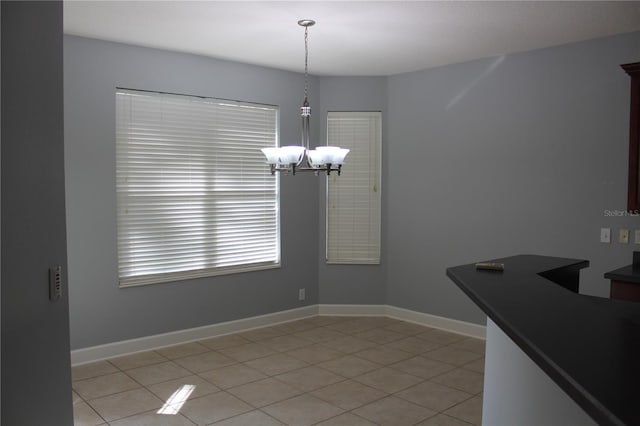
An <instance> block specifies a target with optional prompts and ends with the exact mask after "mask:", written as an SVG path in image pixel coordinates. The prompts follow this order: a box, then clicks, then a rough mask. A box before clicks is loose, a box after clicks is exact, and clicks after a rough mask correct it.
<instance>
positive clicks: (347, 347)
mask: <svg viewBox="0 0 640 426" xmlns="http://www.w3.org/2000/svg"><path fill="white" fill-rule="evenodd" d="M322 346H326V347H328V348H331V349H335V350H337V351H340V352H344V353H347V354H352V353H355V352H360V351H362V350H364V349H369V348H372V347H374V346H376V343H374V342H372V341H370V340H363V339H358V338H356V337H353V336H345V337H341V338H339V339H334V340H328V341H326V342H322Z"/></svg>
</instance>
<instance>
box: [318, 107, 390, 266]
mask: <svg viewBox="0 0 640 426" xmlns="http://www.w3.org/2000/svg"><path fill="white" fill-rule="evenodd" d="M327 144H328V145H337V146H340V147H342V148H348V149H350V150H351V152H350V153H349V156H348V157H347V160H346V161H345V165H344V166H343V169H342V175H341V176H337V174H331V175H330V176H329V177H328V183H327V253H326V256H327V262H328V263H349V264H378V263H380V220H381V215H380V209H381V193H380V183H381V150H382V113H380V112H329V113H328V115H327Z"/></svg>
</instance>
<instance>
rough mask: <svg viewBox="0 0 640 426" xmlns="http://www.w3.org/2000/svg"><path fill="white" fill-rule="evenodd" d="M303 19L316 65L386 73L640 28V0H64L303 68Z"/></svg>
mask: <svg viewBox="0 0 640 426" xmlns="http://www.w3.org/2000/svg"><path fill="white" fill-rule="evenodd" d="M299 19H314V20H316V21H317V24H316V25H315V26H314V27H311V28H310V29H309V72H310V73H311V74H314V75H342V76H348V75H359V76H365V75H369V76H381V75H393V74H398V73H404V72H410V71H415V70H419V69H425V68H432V67H437V66H441V65H446V64H451V63H457V62H464V61H469V60H473V59H478V58H483V57H490V56H496V55H502V54H508V53H513V52H518V51H524V50H531V49H536V48H541V47H548V46H554V45H559V44H565V43H571V42H575V41H581V40H588V39H592V38H598V37H604V36H609V35H614V34H620V33H627V32H632V31H640V2H633V1H632V2H611V1H608V2H595V1H568V2H551V1H513V2H505V1H502V2H498V1H496V2H484V1H94V2H91V1H73V0H72V1H65V3H64V28H65V33H67V34H74V35H79V36H85V37H92V38H98V39H103V40H110V41H117V42H123V43H129V44H134V45H140V46H147V47H156V48H161V49H168V50H175V51H181V52H189V53H195V54H198V55H204V56H210V57H214V58H221V59H227V60H233V61H240V62H245V63H250V64H256V65H263V66H268V67H274V68H280V69H285V70H292V71H302V70H303V68H304V29H303V28H302V27H300V26H298V25H297V21H298V20H299ZM638 56H639V57H640V46H638ZM639 59H640V58H639Z"/></svg>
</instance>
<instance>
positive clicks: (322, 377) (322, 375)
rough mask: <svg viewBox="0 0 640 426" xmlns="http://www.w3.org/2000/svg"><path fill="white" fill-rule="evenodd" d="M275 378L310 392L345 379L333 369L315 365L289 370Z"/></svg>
mask: <svg viewBox="0 0 640 426" xmlns="http://www.w3.org/2000/svg"><path fill="white" fill-rule="evenodd" d="M275 378H276V379H278V380H279V381H281V382H284V383H287V384H289V385H291V386H293V387H295V388H297V389H300V390H301V391H304V392H310V391H312V390H314V389H318V388H321V387H324V386H328V385H330V384H333V383H337V382H341V381H343V380H344V379H345V378H344V377H342V376H338V375H337V374H335V373H332V372H331V371H328V370H325V369H323V368H320V367H315V366H310V367H304V368H300V369H298V370H293V371H289V372H288V373H283V374H279V375H277V376H275Z"/></svg>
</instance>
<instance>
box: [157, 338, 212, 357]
mask: <svg viewBox="0 0 640 426" xmlns="http://www.w3.org/2000/svg"><path fill="white" fill-rule="evenodd" d="M210 350H211V348H208V347H207V346H204V345H202V344H200V343H198V342H190V343H183V344H181V345H174V346H167V347H166V348H162V349H158V350H157V351H158V353H159V354H160V355H162V356H164V357H166V358H168V359H176V358H183V357H185V356H189V355H197V354H201V353H204V352H209V351H210Z"/></svg>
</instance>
